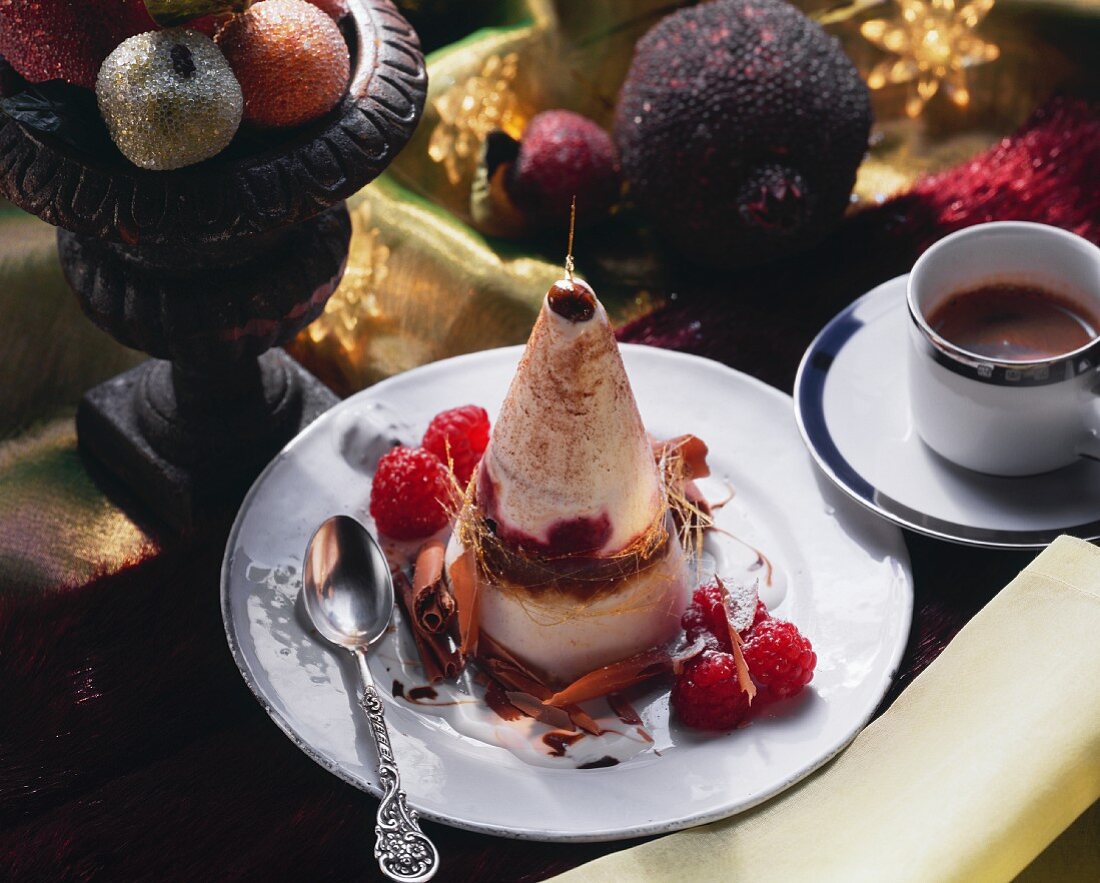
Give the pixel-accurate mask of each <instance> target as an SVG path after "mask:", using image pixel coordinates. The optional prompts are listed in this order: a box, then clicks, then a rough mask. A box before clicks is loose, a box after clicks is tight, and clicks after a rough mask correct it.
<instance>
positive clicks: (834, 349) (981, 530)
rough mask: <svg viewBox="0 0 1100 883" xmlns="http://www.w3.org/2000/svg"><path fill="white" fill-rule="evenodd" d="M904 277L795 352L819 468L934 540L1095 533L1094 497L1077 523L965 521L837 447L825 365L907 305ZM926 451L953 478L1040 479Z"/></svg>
mask: <svg viewBox="0 0 1100 883" xmlns="http://www.w3.org/2000/svg"><path fill="white" fill-rule="evenodd" d="M907 279H908V276H900V277H897V278H895V279H892V280H890V281H889V282H886V283H883V284H882V285H880V286H878V287H877V288H875V289H873V290H872V291H870V292H868V293H867V294H865V295H863V296H862V297H861V298H859V299H858V300H856V301H854V302H853V303H851V304H850V305H849V306H848V307H846V308H845V309H844V310H842V311H841V312H840V313H839V314H838V315H837V316H835V317H834V318H833V319H832V320H831V321H830V322H829V323H828V324H827V325H826V326H825V327H824V328H823V329H822V330H821V332H820V333H819V334H818V335H817V337H816V338H814V341H813V342H812V343H811V344H810V346H809V348H808V349H807V350H806V353H805V354H804V355H803V357H802V362H801V364H800V365H799V367H798V374H797V376H796V377H795V385H794V406H795V419H796V421H797V423H798V429H799V432H800V433H801V434H802V439H803V441H804V442H805V443H806V446H807V448H809V450H810V453H811V455H812V456H813V458H814V460H815V461H816V462H817V465H818V466H819V467H820V468H821V470H822V472H824V473H825V475H826V476H827V477H828V478H829V479H830V480H832V481H833V482H834V483H835V484H836V485H837V486H838V487H839V488H840V489H841V490H842V491H844V492H845V493H846V494H847V495H848V496H850V497H852V498H853V499H854V500H856V501H857V502H858V503H861V504H862V505H864V506H866V507H867V508H868V509H870V510H872V511H873V512H875V513H877V514H878V515H880V516H882V517H883V518H885V519H887V520H888V521H891V522H893V523H894V524H897V525H898V526H900V527H904V528H906V529H908V530H912V531H915V532H916V533H920V534H924V535H926V536H930V537H935V538H937V539H942V540H948V541H951V542H954V543H960V544H963V545H970V546H979V547H984V548H994V549H1035V548H1043V547H1045V546H1047V545H1049V544H1050V543H1051V542H1052V541H1053V540H1054V539H1055V538H1056V537H1057V536H1059V535H1061V534H1070V535H1072V536H1076V537H1080V538H1081V539H1085V540H1095V539H1098V538H1100V498H1098V499H1097V502H1096V515H1097V517H1095V518H1091V519H1089V520H1086V521H1084V522H1077V523H1065V524H1062V523H1055V521H1057V519H1056V518H1053V519H1052V520H1051V523H1050V526H1049V527H1046V526H1044V527H1043V528H1041V529H1031V530H1022V529H1002V528H998V527H990V526H982V525H977V524H965V523H962V522H959V521H956V520H951V519H946V518H942V517H938V516H936V515H934V514H930V513H927V512H924V511H921V508H920V505H919V503H916V502H915V501H913V500H909V501H906V500H904V499H897V498H896V496H891V495H890V494H888V493H886V492H885V491H884V490H883V489H882V488H880V487H876V486H875V484H874V483H873V481H872V480H871V479H869V478H868V476H867V474H866V470H861V468H860V465H859V464H858V463H854V462H852V460H851V459H850V458H848V457H846V456H845V455H844V454H843V453H842V452H841V448H840V446H839V445H838V442H837V439H836V437H835V435H834V433H833V432H831V431H830V428H829V422H828V420H827V414H826V400H825V390H826V385H827V384H828V383H829V382H830V381H833V382H835V376H834V374H833V373H831V372H833V369H834V366H835V364H836V361H837V359H838V357H839V356H840V355H841V354H842V353H843V352H844V350H845V348H846V347H848V346H849V345H850V344H851V343H852V341H853V339H854V338H855V337H856V336H857V335H858V334H860V333H861V332H864V331H865V329H868V328H869V327H870V326H871V325H873V324H874V323H875V322H876V321H877V320H880V319H882V318H883V317H884V316H885V315H886V314H888V313H889V312H892V310H893V309H895V308H896V309H897V310H900V311H905V310H906V299H905V283H906V280H907ZM891 302H892V303H891ZM867 314H870V315H871V318H870V319H869V320H868V319H865V318H863V316H866V315H867ZM907 346H908V341H907V340H905V339H904V338H902V339H899V340H898V342H897V350H896V351H897V353H899V354H900V357H902V358H904V356H905V348H906V347H907ZM834 373H835V372H834ZM875 429H876V427H874V426H869V427H867V430H868V432H871V433H873V432H874V431H875ZM918 444H919V443H918ZM929 453H930V452H929ZM931 458H932V459H934V460H936V461H938V463H939V464H941V465H940V466H939V467H937V468H940V469H942V470H943V472H944V474H947V473H951V475H952V477H953V478H954V480H956V481H958V480H959V476H965V475H972V476H973V478H974V482H975V484H978V483H981V484H982V485H985V486H997V487H1000V488H1003V489H1005V491H1006V492H1012V489H1013V488H1017V489H1019V492H1021V493H1026V486H1025V485H1024V484H1023V482H1032V483H1033V482H1037V481H1041V480H1042V477H1030V478H1026V479H1017V478H995V477H993V476H985V475H981V476H979V475H978V474H976V473H967V471H966V470H963V469H960V468H959V467H956V466H953V465H951V464H949V463H947V462H946V461H943V460H940V459H939V458H938V457H937V456H936V455H934V454H933V455H931ZM1069 468H1073V469H1076V468H1077V467H1076V466H1074V467H1069ZM964 480H965V479H964Z"/></svg>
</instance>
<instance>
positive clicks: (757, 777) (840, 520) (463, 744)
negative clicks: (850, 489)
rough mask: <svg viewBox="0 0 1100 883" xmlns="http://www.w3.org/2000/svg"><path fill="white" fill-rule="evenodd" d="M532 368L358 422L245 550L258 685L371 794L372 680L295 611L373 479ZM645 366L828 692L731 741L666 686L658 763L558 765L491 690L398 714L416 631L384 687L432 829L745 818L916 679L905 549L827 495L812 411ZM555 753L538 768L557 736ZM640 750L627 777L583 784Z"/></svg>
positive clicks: (398, 651) (241, 539)
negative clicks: (911, 674)
mask: <svg viewBox="0 0 1100 883" xmlns="http://www.w3.org/2000/svg"><path fill="white" fill-rule="evenodd" d="M521 352H522V349H521V348H520V347H512V348H509V349H503V350H493V351H489V352H484V353H477V354H474V355H469V356H462V357H460V358H456V359H451V360H448V361H445V362H440V363H436V364H434V365H429V366H427V367H425V368H421V369H418V370H415V371H410V372H408V373H407V374H402V375H400V376H398V377H396V378H393V379H391V380H388V381H386V382H384V383H380V384H378V385H377V386H375V387H373V388H371V389H369V390H366V391H364V392H362V393H360V394H358V395H356V396H354V397H352V398H351V399H348V400H347V401H345V402H342V403H341V404H339V405H337V406H336V407H335V408H333V409H332V410H331V411H329V412H328V413H326V414H324V415H323V416H322V417H320V418H319V419H318V420H317V421H316V422H315V423H313V424H312V425H311V426H310V427H309V428H308V429H306V430H305V431H304V432H303V433H302V434H301V435H300V436H299V437H298V438H297V439H295V440H294V441H293V442H291V444H290V445H289V446H288V447H287V448H286V449H285V450H284V451H283V452H282V453H281V454H280V455H279V456H278V457H277V458H276V459H275V460H274V461H273V462H272V463H271V465H270V466H269V467H268V468H267V470H266V471H265V472H264V473H263V475H261V476H260V478H259V479H258V480H257V481H256V484H255V485H254V486H253V488H252V490H251V491H250V493H249V495H248V497H247V498H246V499H245V501H244V503H243V505H242V508H241V511H240V514H239V515H238V517H237V521H236V524H235V526H234V528H233V532H232V534H231V535H230V539H229V544H228V548H227V549H226V556H225V563H224V567H223V571H222V611H223V616H224V619H225V627H226V633H227V635H228V638H229V645H230V648H231V650H232V652H233V656H234V658H235V659H236V661H237V665H238V666H239V667H240V670H241V673H242V674H243V676H244V678H245V681H246V682H247V683H248V685H249V687H251V689H252V690H253V692H254V693H255V694H256V697H257V698H258V699H259V701H260V702H261V703H262V704H263V706H264V708H266V709H267V711H268V713H269V714H270V715H271V717H272V718H273V719H274V721H275V723H276V724H278V725H279V727H281V728H282V730H283V731H284V732H285V733H286V734H287V735H288V736H289V737H290V738H291V739H293V740H294V742H295V744H297V745H298V746H299V747H300V748H301V749H302V750H303V751H304V752H306V754H308V755H309V756H310V757H311V758H313V759H314V760H316V761H317V762H318V763H319V764H321V765H322V766H324V767H325V768H326V769H328V770H330V771H332V772H333V773H335V774H336V775H338V776H340V777H341V778H342V779H344V780H346V781H348V782H350V783H352V784H353V785H355V786H357V787H359V788H362V789H364V790H366V791H370V792H371V793H374V794H377V793H378V778H377V775H376V773H375V752H374V747H373V744H372V742H371V738H370V732H369V729H368V726H367V722H366V721H365V719H364V718H363V715H362V712H361V711H360V710H359V709H358V707H357V705H356V695H357V690H358V685H357V681H356V672H355V667H354V665H353V664H352V660H351V658H350V657H349V656H348V655H347V654H345V653H342V652H341V653H337V652H335V651H333V650H331V649H330V648H329V647H328V646H326V645H325V644H323V643H322V642H321V641H320V640H319V639H318V638H316V637H314V636H313V635H312V634H311V633H310V629H309V628H308V627H307V626H306V625H305V624H304V619H303V617H302V615H301V613H300V611H299V610H298V608H297V606H296V604H295V599H296V597H297V595H298V592H299V589H300V585H301V580H300V574H301V563H302V561H301V559H302V553H303V551H304V549H305V546H306V542H307V541H308V539H309V537H310V535H311V533H312V532H313V530H314V528H315V527H316V526H317V525H318V524H319V523H320V522H321V521H322V520H323V519H324V518H326V517H327V516H329V515H332V514H335V513H347V514H350V515H353V516H354V517H357V518H359V519H360V520H362V521H363V522H364V523H366V524H368V525H369V524H370V520H369V516H368V514H367V500H368V495H369V490H370V481H371V474H372V472H373V469H374V465H375V463H376V462H377V459H378V457H379V456H380V455H381V453H383V452H384V451H385V450H386V449H388V447H389V446H390V445H391V444H392V443H393V442H394V440H400V441H403V442H405V443H413V444H415V443H416V442H417V441H418V440H419V438H420V437H421V434H422V433H423V431H424V429H425V427H426V426H427V423H428V421H429V420H430V419H431V417H432V416H433V415H435V414H436V413H438V412H439V411H442V410H444V409H446V408H450V407H454V406H456V405H461V404H466V403H469V402H473V403H477V404H481V405H483V406H485V407H486V408H487V409H488V410H489V412H490V414H495V413H496V411H497V409H498V407H499V405H500V403H501V401H502V399H503V397H504V394H505V391H506V389H507V387H508V384H509V382H510V380H511V378H512V375H513V372H514V370H515V366H516V363H517V361H518V359H519V356H520V353H521ZM623 354H624V358H625V362H626V367H627V372H628V374H629V376H630V378H631V381H632V383H633V387H634V390H635V393H636V395H637V399H638V404H639V407H640V409H641V413H642V418H643V419H644V420H645V422H646V425H647V427H648V428H649V429H650V430H651V431H652V432H653V433H655V434H656V435H658V436H663V437H671V436H674V435H678V434H681V433H685V432H692V433H695V434H697V435H699V436H700V437H701V438H703V439H704V440H706V442H707V443H708V444H709V445H710V450H711V456H710V458H709V459H710V462H711V465H712V468H713V469H714V477H713V478H711V479H707V480H706V482H705V484H704V485H703V491H704V493H706V494H707V495H708V497H710V498H712V499H718V498H720V497H725V496H727V494H728V490H729V488H730V487H732V489H733V490H734V491H735V492H736V493H735V496H734V497H733V499H732V501H731V502H730V503H729V504H728V505H726V506H725V507H724V508H722V509H721V510H719V512H718V523H719V525H720V526H721V527H723V528H725V529H726V530H728V531H730V532H732V533H734V534H737V535H738V536H740V537H742V538H743V539H744V540H746V541H748V542H749V543H752V544H753V545H755V546H757V547H758V548H760V549H761V550H763V551H765V552H766V553H767V554H768V555H769V557H770V558H771V559H772V561H773V562H774V564H775V568H776V574H777V576H776V580H775V582H774V584H773V585H772V586H770V587H768V586H762V593H763V594H764V595H765V597H766V598H767V599H768V600H769V602H770V604H772V605H773V610H774V612H775V613H776V615H777V616H781V617H783V618H788V619H791V620H793V621H794V622H796V623H797V624H798V626H799V628H800V629H802V630H803V631H804V632H805V633H806V634H807V636H808V637H809V638H810V640H811V641H812V642H813V645H814V648H815V650H816V652H817V654H818V659H819V662H818V669H817V673H816V676H815V678H814V681H813V683H812V684H811V685H810V688H809V689H807V691H805V692H804V693H803V694H802V695H801V696H799V697H796V698H795V699H791V700H788V701H786V702H780V703H776V704H773V705H771V706H770V707H767V708H764V709H762V710H761V712H760V713H759V716H758V717H757V719H756V720H754V721H753V722H752V724H751V725H750V726H748V727H746V728H744V729H740V730H735V731H733V732H730V733H718V734H706V733H698V732H693V731H689V730H685V729H683V728H681V727H680V726H679V725H678V724H677V723H676V721H675V720H671V719H670V715H669V707H668V683H667V682H656V683H651V685H649V686H648V687H646V688H644V689H642V690H640V691H638V692H637V693H636V694H635V695H634V696H632V701H633V704H634V707H635V708H636V709H637V711H638V713H639V714H640V716H641V718H642V720H643V722H644V724H645V728H646V730H647V731H648V733H649V735H650V736H651V737H652V739H653V742H652V743H645V742H644V739H643V740H639V739H638V738H637V737H636V735H637V734H636V733H635V731H634V729H633V727H623V726H620V727H618V728H617V729H619V730H620V731H622V732H619V733H617V734H605V735H601V736H599V737H588V738H587V740H586V741H585V742H583V743H578V744H577V745H574V746H570V747H569V749H568V750H567V752H566V753H565V756H563V757H561V758H555V757H551V756H549V755H548V754H547V751H546V749H545V747H542V748H541V749H538V750H537V751H536V752H535V753H532V749H531V744H532V743H531V740H530V739H528V736H530V735H531V731H532V729H533V728H534V727H542V726H543V725H541V724H536V723H535V722H533V721H529V720H525V721H521V722H518V725H516V726H514V725H512V724H508V723H505V722H503V721H501V720H500V719H499V718H493V717H489V718H487V717H486V715H487V714H488V712H485V713H482V709H483V708H484V706H483V705H479V704H478V703H476V702H473V701H471V694H472V695H473V696H474V697H476V696H477V695H478V690H479V688H478V687H477V686H476V685H473V686H471V685H470V683H469V682H468V683H467V684H466V686H465V689H468V690H469V693H465V692H463V688H462V687H455V686H450V685H445V686H441V687H439V688H437V689H438V692H439V695H438V697H436V698H435V699H434V700H431V701H434V702H436V703H443V702H461V703H462V704H461V705H439V704H436V705H434V706H427V707H425V706H422V705H413V704H410V703H409V702H407V701H406V700H404V699H400V698H394V696H393V694H394V692H396V691H395V690H394V689H393V682H394V680H395V679H400V680H402V682H403V685H404V687H405V692H406V693H408V688H409V687H413V686H418V684H417V683H415V682H414V681H413V682H411V681H410V680H409V678H410V676H411V677H415V668H416V664H415V662H410V661H409V660H410V659H413V660H414V659H415V655H414V653H413V652H412V650H411V647H410V646H409V645H410V643H411V642H410V641H409V638H408V636H407V632H406V629H405V628H404V627H403V626H402V625H401V624H400V622H399V623H398V628H397V629H396V630H395V631H394V632H393V633H392V634H390V635H389V636H387V637H386V638H385V639H384V640H383V641H382V642H381V645H380V646H379V647H378V649H377V650H376V651H375V652H373V653H372V657H371V669H372V671H373V672H374V674H375V676H376V679H377V681H378V684H379V687H380V688H381V689H382V691H383V692H384V693H386V694H387V716H388V719H389V723H390V728H391V731H392V736H393V747H394V752H395V754H396V756H397V758H398V760H399V762H400V765H401V769H402V774H403V779H404V786H405V788H406V790H407V792H408V797H409V802H410V804H411V805H412V806H414V807H415V808H416V809H418V810H419V811H420V812H421V813H422V814H423V815H424V816H426V817H428V818H431V819H436V820H438V821H441V822H445V823H447V824H451V825H455V826H458V827H461V828H467V829H471V830H476V831H483V832H488V833H491V834H498V835H502V836H508V837H519V838H528V839H538V840H560V841H582V840H614V839H619V838H627V837H635V836H640V835H646V834H656V833H661V832H665V831H672V830H676V829H678V828H685V827H689V826H691V825H695V824H699V823H701V822H706V821H712V820H714V819H719V818H723V817H725V816H728V815H731V814H733V813H736V812H739V811H740V810H743V809H746V808H748V807H751V806H753V805H755V804H757V803H760V802H761V801H763V800H765V799H767V798H768V797H770V796H772V795H774V794H776V793H777V792H779V791H781V790H783V789H784V788H787V787H789V786H790V785H791V784H793V783H794V782H796V781H798V780H799V779H801V778H802V777H804V776H805V775H807V774H808V773H810V772H811V771H812V770H814V769H816V768H817V767H819V766H820V765H821V764H823V763H825V762H826V761H827V760H828V759H829V758H830V757H832V756H833V755H834V754H836V753H837V752H838V751H839V750H840V749H841V748H843V747H844V746H845V745H846V744H847V743H848V742H849V741H850V740H851V739H852V738H853V737H854V736H855V734H856V733H858V732H859V730H860V729H861V728H862V727H863V725H864V724H865V723H866V722H867V720H868V719H869V718H870V716H871V715H872V714H873V713H874V710H875V708H876V707H877V706H878V705H879V703H880V701H881V699H882V697H883V695H884V693H885V692H886V690H887V688H888V686H889V684H890V681H891V679H892V677H893V675H894V672H895V670H896V668H897V665H898V662H899V660H900V659H901V655H902V652H903V650H904V648H905V643H906V638H907V635H908V631H909V622H910V616H911V613H912V600H913V596H912V579H911V576H910V571H909V563H908V558H907V555H906V551H905V546H904V543H903V542H902V537H901V532H900V531H899V530H898V529H897V528H895V527H894V526H892V525H889V524H887V523H886V522H884V521H882V520H881V519H879V518H876V517H875V516H873V515H872V514H870V513H868V512H866V511H865V510H864V509H862V508H861V507H859V506H857V505H855V504H854V503H852V502H851V501H850V500H848V499H847V498H846V497H845V496H844V495H843V494H841V493H840V492H839V491H836V489H835V488H833V487H832V486H831V485H830V484H829V483H828V482H824V481H821V480H820V479H819V478H818V476H817V474H816V470H815V469H814V466H813V462H812V460H811V459H810V457H809V455H808V454H807V453H806V450H805V448H804V446H803V445H802V442H801V440H800V439H799V437H798V432H797V431H796V429H795V423H794V419H793V417H792V414H791V402H790V399H789V398H788V397H787V396H785V395H783V394H782V393H780V392H778V391H776V390H774V389H772V388H771V387H768V386H765V385H764V384H762V383H760V382H759V381H756V380H753V379H751V378H749V377H746V376H745V375H743V374H739V373H737V372H735V371H732V370H730V369H728V368H725V367H723V366H721V365H718V364H717V363H714V362H710V361H707V360H705V359H701V358H697V357H693V356H687V355H682V354H678V353H672V352H668V351H664V350H657V349H651V348H648V347H638V346H624V347H623ZM727 483H728V484H727ZM722 542H727V541H725V540H723V541H722ZM730 542H731V541H730ZM738 554H740V555H742V556H743V555H744V551H743V548H742V549H741V551H740V552H739V551H738V549H737V548H726V549H725V550H724V551H721V550H719V555H720V556H722V555H725V556H726V559H725V563H723V565H722V566H723V568H724V567H725V566H726V565H727V563H728V564H729V566H733V564H734V563H735V562H734V559H735V558H736V557H737V555H738ZM752 560H753V562H756V556H755V553H753V556H752ZM410 671H412V672H413V673H412V674H411V675H410ZM599 701H601V702H602V700H599ZM613 729H615V727H613ZM534 735H535V736H536V737H538V740H537V741H535V742H534V743H533V744H534V745H535V746H536V748H537V747H538V746H539V745H541V744H542V743H541V733H538V732H535V733H534ZM631 739H633V745H632V746H626V747H629V748H630V753H629V756H625V757H624V759H623V760H621V762H619V763H618V764H617V765H615V766H609V767H605V768H598V769H580V768H578V767H579V766H580V765H581V764H582V763H586V762H589V761H590V759H591V758H597V759H599V758H600V757H601V755H603V754H607V755H614V754H616V753H617V752H619V751H620V750H621V749H622V748H623V747H624V745H625V743H626V742H627V741H629V740H631ZM524 740H527V741H524ZM505 743H509V744H510V747H508V746H506V745H505Z"/></svg>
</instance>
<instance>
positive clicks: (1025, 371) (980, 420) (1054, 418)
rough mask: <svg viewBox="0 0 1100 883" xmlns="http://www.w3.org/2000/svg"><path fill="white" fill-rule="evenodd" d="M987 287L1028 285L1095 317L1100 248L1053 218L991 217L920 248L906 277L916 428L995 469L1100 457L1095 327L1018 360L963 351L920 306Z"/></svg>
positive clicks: (959, 460)
mask: <svg viewBox="0 0 1100 883" xmlns="http://www.w3.org/2000/svg"><path fill="white" fill-rule="evenodd" d="M988 285H1015V286H1033V287H1036V288H1040V289H1043V290H1044V291H1047V292H1050V293H1051V294H1053V295H1056V296H1057V298H1058V300H1059V301H1060V302H1062V303H1065V304H1067V305H1071V306H1073V307H1074V308H1075V309H1078V310H1079V311H1080V315H1081V316H1084V317H1092V316H1100V248H1097V247H1096V246H1095V245H1093V244H1092V243H1091V242H1089V241H1087V240H1085V239H1082V238H1081V237H1080V236H1076V235H1074V234H1073V233H1068V232H1066V231H1065V230H1061V229H1059V228H1057V227H1049V226H1046V225H1045V224H1030V223H1023V222H997V223H989V224H980V225H978V226H975V227H969V228H967V229H965V230H960V231H958V232H957V233H953V234H951V235H950V236H947V237H946V238H944V239H942V240H940V241H939V242H938V243H936V244H935V245H933V246H932V247H931V248H929V249H928V250H927V251H926V252H925V253H924V254H923V255H922V256H921V258H920V260H918V261H917V263H916V264H915V265H914V267H913V271H912V273H911V274H910V276H909V286H908V301H909V319H910V321H909V344H910V345H909V399H910V406H911V408H912V417H913V424H914V426H915V428H916V430H917V432H918V433H919V434H920V437H921V438H922V439H923V440H924V442H925V444H927V445H928V447H930V448H931V449H932V450H934V451H935V452H936V453H938V454H940V455H941V456H942V457H944V458H946V459H947V460H950V461H951V462H953V463H956V464H958V465H959V466H965V467H966V468H967V469H974V470H976V471H978V472H985V473H989V474H993V475H1034V474H1037V473H1041V472H1048V471H1050V470H1053V469H1058V468H1060V467H1063V466H1067V465H1069V464H1071V463H1074V462H1075V461H1077V459H1078V458H1079V457H1082V456H1084V457H1091V458H1093V459H1100V401H1098V399H1097V392H1098V379H1100V374H1098V371H1097V364H1098V362H1100V337H1097V336H1093V337H1092V339H1090V340H1088V342H1087V343H1085V344H1084V345H1082V346H1077V347H1076V348H1074V349H1072V350H1071V351H1069V352H1064V353H1058V354H1051V355H1049V356H1048V357H1046V358H1042V359H1029V360H1026V361H1025V360H1013V359H999V358H990V357H988V356H987V355H982V354H980V353H976V352H971V351H968V350H967V349H965V348H964V347H962V346H960V345H958V344H957V343H955V342H953V341H951V340H947V339H945V338H944V337H942V336H941V335H940V334H938V333H937V332H936V331H935V330H934V329H933V327H932V324H931V323H930V322H929V316H930V315H932V314H933V313H934V311H935V310H936V309H937V307H940V306H942V305H943V304H944V302H945V301H946V300H947V299H948V298H951V297H952V296H955V295H958V294H959V293H961V292H966V291H971V290H974V289H976V288H980V287H982V286H988ZM1092 327H1094V328H1095V327H1096V326H1095V325H1093V326H1092Z"/></svg>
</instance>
